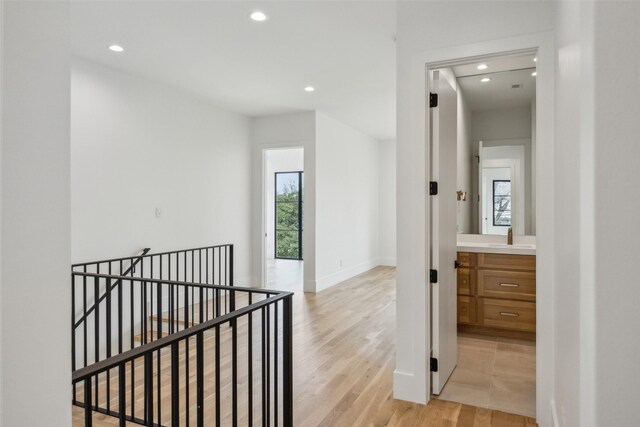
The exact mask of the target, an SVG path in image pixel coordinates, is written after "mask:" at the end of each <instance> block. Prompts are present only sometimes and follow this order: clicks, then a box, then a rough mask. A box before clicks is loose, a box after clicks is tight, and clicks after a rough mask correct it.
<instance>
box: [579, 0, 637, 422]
mask: <svg viewBox="0 0 640 427" xmlns="http://www.w3.org/2000/svg"><path fill="white" fill-rule="evenodd" d="M594 18H595V20H594V30H595V31H594V37H593V40H594V52H593V54H594V58H595V64H594V65H595V66H594V68H593V70H594V77H595V93H594V103H593V105H594V106H595V110H594V115H593V117H589V119H591V118H593V119H594V121H593V123H594V125H595V129H594V142H595V146H594V151H593V153H592V154H593V157H592V159H593V161H594V164H593V165H594V168H593V169H592V170H589V169H588V167H589V166H590V165H589V164H583V163H582V162H581V165H580V166H581V170H582V171H583V172H584V173H585V174H586V175H591V172H593V175H591V176H590V178H589V179H588V180H587V185H590V184H591V183H593V184H594V187H593V197H594V198H593V201H594V202H595V203H593V204H592V205H591V206H593V208H594V209H593V211H592V212H593V217H592V220H593V223H594V234H593V236H594V242H593V243H594V244H593V248H594V250H595V253H594V255H595V256H594V260H595V264H594V265H595V271H594V273H595V275H594V279H595V285H596V286H595V287H594V288H593V289H594V290H595V302H596V305H595V309H596V317H595V319H593V320H592V321H594V324H595V326H596V330H595V331H594V337H595V348H594V350H595V351H594V352H593V354H586V355H585V356H586V357H587V358H589V359H591V360H593V361H594V362H595V366H596V375H595V378H594V380H595V381H594V382H595V384H596V387H595V391H596V396H595V401H596V402H597V412H596V419H595V423H597V424H598V425H602V426H604V425H625V424H627V425H628V424H635V423H637V422H638V411H637V405H638V403H637V402H638V400H637V395H638V385H640V368H639V367H638V357H636V355H638V354H640V333H638V328H637V325H639V324H640V310H638V306H637V304H636V303H637V302H638V301H640V287H639V286H638V273H637V272H638V269H637V263H638V259H640V257H639V256H638V248H637V245H636V244H635V242H637V241H638V240H639V239H640V229H639V228H638V227H637V226H635V224H636V223H637V218H638V212H640V198H638V184H639V183H640V172H639V169H638V159H640V145H639V144H638V135H640V120H638V111H639V108H638V95H639V94H640V79H638V69H640V56H639V55H638V54H637V47H638V46H639V45H640V26H638V22H639V21H640V3H638V2H611V3H609V2H596V5H595V11H594ZM634 52H635V53H634ZM583 120H585V118H584V117H583ZM583 168H584V169H583ZM582 178H583V179H584V176H583V177H582ZM616 206H622V207H623V208H622V209H616V213H615V214H614V215H612V212H611V211H612V207H616ZM614 218H615V219H614ZM589 220H591V218H590V219H589ZM583 261H584V262H585V263H588V262H589V260H587V259H584V260H583ZM586 266H589V267H588V268H590V264H586ZM587 313H588V312H587ZM586 403H588V402H586ZM585 421H586V418H584V419H581V423H584V422H585ZM583 425H584V424H583Z"/></svg>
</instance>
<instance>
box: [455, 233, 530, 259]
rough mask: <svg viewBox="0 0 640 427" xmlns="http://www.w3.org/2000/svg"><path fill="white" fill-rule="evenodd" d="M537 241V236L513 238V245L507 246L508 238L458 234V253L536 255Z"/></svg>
mask: <svg viewBox="0 0 640 427" xmlns="http://www.w3.org/2000/svg"><path fill="white" fill-rule="evenodd" d="M535 239H536V238H535V236H513V245H507V243H506V242H507V236H487V235H472V234H458V252H484V253H492V254H512V255H535V254H536V240H535Z"/></svg>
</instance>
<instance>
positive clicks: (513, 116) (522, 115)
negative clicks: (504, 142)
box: [471, 107, 531, 141]
mask: <svg viewBox="0 0 640 427" xmlns="http://www.w3.org/2000/svg"><path fill="white" fill-rule="evenodd" d="M471 134H472V138H473V139H474V140H476V141H484V140H493V139H518V138H528V139H531V108H530V107H520V108H507V109H498V110H488V111H474V112H473V118H472V125H471Z"/></svg>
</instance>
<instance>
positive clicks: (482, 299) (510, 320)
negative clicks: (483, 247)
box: [457, 252, 536, 339]
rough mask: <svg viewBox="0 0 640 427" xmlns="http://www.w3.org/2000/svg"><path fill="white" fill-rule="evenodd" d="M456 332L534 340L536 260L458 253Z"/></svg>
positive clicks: (510, 256)
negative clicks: (459, 265)
mask: <svg viewBox="0 0 640 427" xmlns="http://www.w3.org/2000/svg"><path fill="white" fill-rule="evenodd" d="M458 262H459V263H460V264H461V265H462V266H461V267H459V268H458V270H457V278H458V330H462V331H469V332H476V333H485V334H491V335H501V336H508V337H516V338H525V339H535V330H536V303H535V301H536V257H535V256H530V255H506V254H489V253H473V252H458Z"/></svg>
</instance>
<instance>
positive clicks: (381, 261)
mask: <svg viewBox="0 0 640 427" xmlns="http://www.w3.org/2000/svg"><path fill="white" fill-rule="evenodd" d="M378 265H384V266H388V267H395V266H396V258H395V257H381V258H378Z"/></svg>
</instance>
